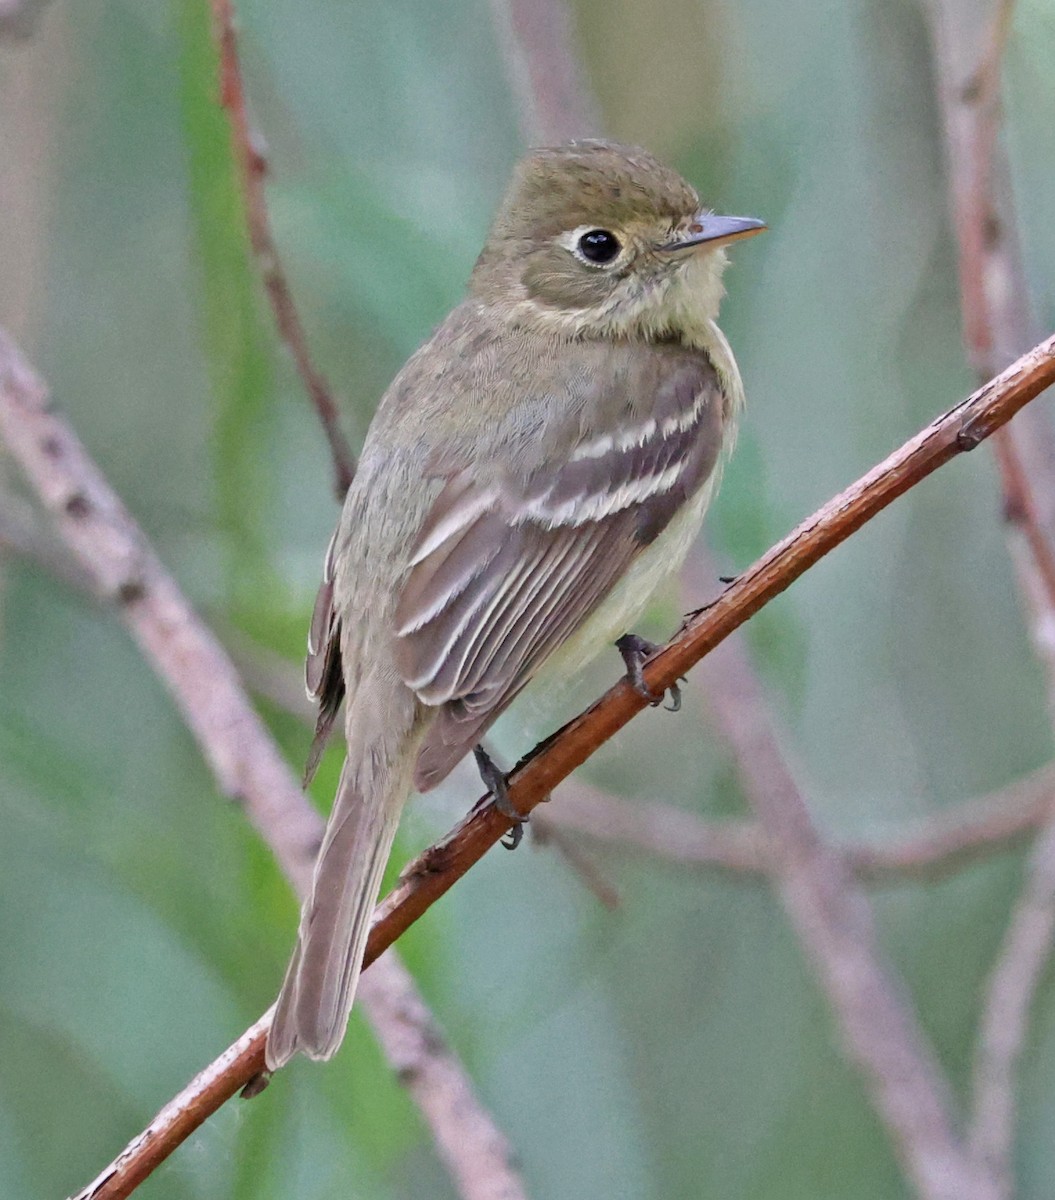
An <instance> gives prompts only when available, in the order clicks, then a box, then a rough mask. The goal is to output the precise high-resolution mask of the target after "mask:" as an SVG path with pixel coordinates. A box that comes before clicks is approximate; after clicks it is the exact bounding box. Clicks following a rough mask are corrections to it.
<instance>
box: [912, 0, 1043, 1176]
mask: <svg viewBox="0 0 1055 1200" xmlns="http://www.w3.org/2000/svg"><path fill="white" fill-rule="evenodd" d="M1013 11H1014V5H1013V3H1012V0H997V3H996V7H995V10H994V13H993V15H992V16H990V18H989V20H990V29H989V33H988V35H986V34H985V31H984V25H983V21H982V20H981V19H980V10H979V9H978V8H977V7H972V6H969V5H968V6H965V5H964V4H963V3H962V2H956V3H953V2H952V0H932V8H931V19H932V37H933V42H934V54H935V59H936V64H937V75H938V79H939V84H940V90H939V95H940V101H941V107H942V115H943V119H944V126H945V136H946V145H947V151H948V159H949V188H950V193H951V198H952V207H953V213H954V218H955V226H956V236H957V243H958V246H959V262H960V294H961V305H962V308H963V313H964V326H965V335H966V339H967V345H968V351H969V354H970V357H971V361H972V365H973V366H974V368H975V371H976V372H977V373H978V374H979V375H985V374H987V373H989V372H990V371H991V370H992V368H993V367H994V366H995V365H999V364H1000V363H1001V362H1004V361H1007V359H1008V358H1009V357H1011V355H1012V354H1013V353H1014V352H1015V350H1016V348H1017V347H1020V346H1021V345H1022V344H1028V341H1029V339H1030V338H1031V336H1032V329H1033V321H1032V317H1031V314H1030V312H1029V309H1028V296H1029V291H1028V288H1027V286H1026V281H1025V276H1024V272H1023V270H1022V264H1021V259H1020V256H1019V252H1018V246H1017V243H1016V237H1015V214H1014V209H1013V203H1012V198H1011V187H1010V179H1009V174H1008V171H1007V165H1006V162H1005V161H1004V159H1003V157H1002V155H1001V154H1000V153H999V150H998V132H999V126H1000V117H1001V112H1000V79H1001V65H1002V60H1003V53H1004V49H1005V46H1006V44H1007V39H1008V36H1009V34H1010V29H1011V18H1012V15H1013ZM980 31H981V32H980ZM979 58H980V59H981V65H980V66H979V67H978V68H977V69H976V70H974V71H973V72H972V71H971V70H970V66H971V64H972V61H974V62H977V61H978V59H979ZM1021 433H1022V434H1023V435H1024V440H1021V439H1020V438H1018V437H1016V436H1015V435H1014V433H1013V431H1011V430H1003V431H1001V434H1000V435H999V437H998V438H996V439H994V450H995V452H996V456H997V462H998V465H999V468H1000V476H1001V485H1002V488H1003V492H1004V509H1005V513H1006V516H1007V519H1008V521H1009V522H1010V524H1011V527H1012V529H1014V530H1016V531H1017V533H1018V535H1019V536H1018V539H1017V540H1012V542H1011V553H1012V560H1013V562H1014V564H1015V569H1016V575H1017V577H1018V582H1019V589H1020V591H1021V593H1022V597H1023V599H1024V601H1025V607H1026V610H1027V613H1028V614H1029V618H1030V631H1031V634H1032V637H1033V644H1034V647H1035V649H1036V652H1037V656H1038V658H1039V659H1040V661H1041V663H1042V664H1043V665H1044V667H1045V669H1046V671H1047V675H1048V692H1049V704H1051V706H1052V710H1053V715H1055V641H1053V638H1052V629H1053V628H1055V547H1053V545H1052V542H1051V539H1050V537H1049V536H1048V533H1047V532H1046V531H1045V529H1044V526H1043V522H1042V518H1041V515H1040V500H1039V498H1038V491H1039V492H1040V494H1042V495H1043V496H1045V497H1046V499H1047V502H1048V505H1049V507H1050V504H1051V501H1052V497H1053V496H1055V461H1053V455H1052V445H1051V437H1050V429H1048V428H1047V427H1046V426H1041V425H1040V424H1039V422H1038V421H1037V420H1036V419H1034V420H1033V421H1032V422H1031V423H1030V425H1029V427H1028V428H1026V429H1023V430H1022V431H1021ZM1030 443H1032V444H1033V445H1034V447H1037V446H1039V447H1041V448H1042V452H1041V453H1037V452H1036V450H1035V449H1034V452H1033V453H1032V454H1031V455H1030V456H1029V457H1030V461H1029V465H1028V467H1027V465H1026V461H1025V460H1026V456H1027V453H1028V450H1027V447H1028V446H1029V444H1030ZM1049 515H1050V514H1049ZM1053 813H1055V810H1051V811H1049V814H1048V824H1047V826H1046V828H1045V829H1044V830H1043V832H1042V833H1041V835H1040V836H1039V837H1038V839H1037V842H1036V845H1035V846H1034V848H1033V851H1032V853H1031V855H1030V858H1029V861H1028V864H1027V872H1026V881H1025V884H1024V886H1023V891H1022V895H1021V897H1020V898H1019V901H1018V903H1017V904H1016V906H1015V909H1014V912H1013V913H1012V916H1011V922H1010V925H1009V928H1008V931H1007V934H1006V935H1005V938H1004V943H1003V945H1002V946H1001V949H1000V951H999V953H998V955H997V960H996V965H995V966H994V969H993V972H992V976H991V978H990V982H989V988H988V991H987V993H986V998H985V1003H984V1006H983V1012H982V1017H981V1021H980V1027H979V1034H978V1045H977V1050H976V1056H975V1066H974V1106H973V1113H972V1121H971V1145H972V1149H973V1151H974V1153H975V1155H976V1157H977V1159H978V1161H979V1163H980V1164H981V1166H982V1167H983V1168H984V1169H985V1170H987V1171H988V1172H989V1174H990V1176H991V1178H992V1179H993V1181H994V1186H995V1188H996V1190H997V1195H998V1196H999V1197H1002V1198H1009V1197H1011V1196H1012V1195H1013V1193H1014V1187H1015V1185H1014V1170H1013V1148H1014V1128H1015V1116H1016V1107H1017V1105H1016V1096H1015V1077H1016V1072H1017V1067H1018V1062H1019V1059H1020V1058H1021V1055H1022V1049H1023V1046H1024V1044H1025V1038H1026V1034H1027V1031H1028V1027H1029V1012H1030V1008H1031V1007H1032V1003H1033V997H1034V995H1035V991H1036V987H1037V984H1038V982H1039V980H1040V978H1041V975H1042V972H1043V968H1044V965H1045V964H1046V963H1047V961H1048V958H1049V957H1050V954H1051V937H1052V933H1053V932H1055V815H1053Z"/></svg>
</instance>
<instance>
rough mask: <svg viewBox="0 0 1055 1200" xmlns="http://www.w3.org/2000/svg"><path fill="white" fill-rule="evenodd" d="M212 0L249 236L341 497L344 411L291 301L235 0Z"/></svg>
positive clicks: (350, 460) (351, 458) (349, 467)
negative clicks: (248, 94)
mask: <svg viewBox="0 0 1055 1200" xmlns="http://www.w3.org/2000/svg"><path fill="white" fill-rule="evenodd" d="M210 3H211V5H212V14H213V29H214V33H215V37H216V44H217V48H218V50H219V55H220V101H221V103H222V104H223V106H224V108H225V109H226V111H227V115H228V118H229V120H230V123H231V144H232V149H233V152H234V158H235V161H236V162H237V164H238V171H239V177H240V179H241V183H242V194H243V197H244V200H245V218H246V225H247V227H248V230H249V241H250V244H251V246H252V248H253V253H254V254H255V256H256V259H257V262H258V264H259V266H260V273H261V275H262V277H263V280H264V287H265V289H266V291H267V295H268V299H269V301H270V302H271V309H272V311H273V312H274V314H275V324H276V325H277V327H278V332H279V336H280V337H281V338H282V340H283V341H284V342H285V344H286V346H287V347H288V348H289V351H290V353H291V354H292V356H293V361H294V363H295V364H296V367H297V371H298V373H299V374H300V377H301V379H302V381H303V383H304V386H305V388H307V391H308V395H309V397H310V398H311V402H312V404H313V405H314V407H315V411H316V412H317V413H318V415H319V420H320V421H321V422H322V428H323V431H324V432H325V434H326V440H327V441H328V442H329V445H330V457H331V459H332V460H333V486H334V491H335V492H336V494H337V498H338V499H339V500H343V499H344V494H345V492H346V491H347V490H348V485H349V484H350V483H351V482H352V477H353V476H354V475H355V455H354V454H352V451H351V447H350V446H349V445H348V441H347V439H346V438H345V436H344V434H343V432H342V431H341V423H340V410H339V409H338V406H337V402H336V400H335V399H334V397H333V393H332V392H331V391H330V387H329V385H328V384H327V382H326V380H325V379H324V378H323V376H322V374H321V372H320V371H319V370H318V369H317V368H316V367H315V364H314V363H313V362H312V358H311V354H310V352H309V350H308V339H307V335H306V334H305V332H304V326H303V325H302V324H301V320H300V316H299V314H298V313H297V309H296V306H295V305H294V303H293V293H292V291H291V290H290V286H289V281H288V280H287V279H286V274H285V271H284V270H283V269H282V263H281V260H280V259H279V256H278V249H277V248H276V246H275V239H274V235H273V234H272V232H271V219H270V217H269V216H268V211H267V200H266V197H265V195H264V180H265V177H266V175H267V160H266V158H265V157H264V154H263V152H262V151H261V149H260V146H259V144H258V142H257V139H255V138H254V136H253V131H252V129H251V128H250V124H249V114H248V110H247V108H246V100H245V85H244V84H243V82H242V68H241V65H240V63H239V59H238V40H237V37H236V35H235V29H234V14H233V11H232V7H231V2H230V0H210Z"/></svg>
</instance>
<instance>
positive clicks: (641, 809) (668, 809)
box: [224, 630, 1055, 908]
mask: <svg viewBox="0 0 1055 1200" xmlns="http://www.w3.org/2000/svg"><path fill="white" fill-rule="evenodd" d="M224 641H225V644H226V645H227V648H228V652H229V653H230V654H231V655H232V657H233V658H234V661H235V664H236V665H237V666H238V669H239V673H240V675H241V676H242V678H243V679H245V680H246V681H247V682H248V684H249V686H250V688H251V689H252V690H254V691H256V692H257V693H258V694H259V695H261V696H263V697H265V698H266V699H268V700H270V701H271V702H272V703H274V704H276V705H277V706H278V707H279V708H281V709H282V710H283V711H284V712H287V713H289V715H290V716H292V717H295V718H296V719H298V720H301V721H304V722H305V723H308V724H311V723H313V722H314V719H315V718H314V710H312V708H311V706H310V705H309V704H308V703H307V702H306V700H305V698H304V688H303V683H302V672H301V670H300V668H299V667H298V666H296V665H295V664H293V663H291V662H290V661H289V660H288V659H285V658H283V657H282V656H281V655H277V654H274V653H272V652H271V651H268V650H266V649H265V648H264V647H262V646H259V645H258V644H257V643H255V642H253V641H252V640H251V639H249V638H246V637H245V636H244V635H242V634H240V633H239V632H238V631H237V630H232V631H230V639H229V638H228V634H227V633H225V634H224ZM704 661H705V662H706V660H704ZM706 690H707V689H704V691H705V693H706ZM1053 807H1055V765H1052V766H1047V767H1042V768H1040V769H1039V770H1038V771H1034V772H1033V773H1032V774H1031V775H1026V776H1023V778H1021V779H1019V780H1016V781H1015V782H1014V783H1011V784H1009V785H1008V786H1006V787H1003V788H1000V789H999V790H997V791H995V792H991V793H989V794H988V795H984V796H977V797H974V798H972V799H969V800H964V801H961V802H960V803H958V804H954V805H950V806H949V807H947V808H943V809H941V810H940V811H938V812H935V813H933V814H931V815H930V816H927V817H925V818H922V819H920V820H918V821H914V822H912V823H911V824H910V825H909V826H908V828H905V829H899V830H898V831H897V832H896V835H895V836H893V837H892V838H890V839H889V840H888V841H885V842H881V841H877V842H864V841H854V842H846V843H843V844H840V845H837V846H836V847H835V848H836V850H837V851H838V853H839V855H840V856H841V857H842V858H843V859H844V860H845V861H846V863H847V864H848V865H849V867H850V870H851V871H852V872H853V873H854V875H856V876H857V877H858V878H859V879H861V880H863V881H864V882H866V883H879V884H883V883H897V882H899V881H900V880H904V879H939V878H944V877H945V876H948V875H950V874H952V873H953V872H954V871H957V870H959V869H960V868H962V867H964V866H967V865H968V864H970V863H972V862H975V861H977V860H978V859H980V858H984V857H986V856H988V855H992V854H995V853H999V852H1001V851H1003V850H1006V849H1008V848H1009V847H1011V846H1013V845H1015V844H1016V843H1018V842H1021V841H1023V840H1024V839H1025V838H1026V837H1027V836H1028V835H1029V834H1031V833H1035V832H1036V830H1037V829H1039V828H1040V827H1041V826H1042V825H1043V824H1044V823H1045V822H1046V821H1047V819H1048V817H1049V815H1050V813H1051V810H1052V808H1053ZM531 830H532V832H533V833H534V834H540V835H541V840H542V841H543V842H554V843H555V847H556V849H557V850H558V851H559V852H560V853H561V854H563V855H564V856H565V857H566V858H568V859H569V861H570V865H571V866H572V867H573V868H574V869H575V870H576V871H577V872H578V873H579V874H580V875H581V876H582V878H583V882H584V884H585V885H586V886H587V887H589V888H590V890H591V891H593V892H594V893H595V895H596V896H597V898H598V900H599V901H600V902H601V903H602V904H604V905H605V906H606V907H609V908H614V907H616V905H617V903H618V897H617V895H616V893H615V890H614V888H613V887H612V886H611V884H609V883H608V882H607V881H606V880H605V879H603V878H602V877H600V876H599V875H598V873H597V868H596V866H595V865H594V864H593V863H592V862H586V861H584V860H583V859H582V858H581V857H580V856H577V855H576V853H575V847H574V845H573V844H572V843H571V842H570V840H569V836H568V835H570V834H578V835H584V836H585V837H586V838H587V839H589V840H590V841H593V842H597V843H601V844H612V843H615V844H619V845H623V846H626V847H628V848H630V849H632V850H638V851H641V852H643V853H645V854H649V855H651V856H653V857H655V858H662V859H666V860H667V861H669V862H672V863H675V864H677V865H679V866H685V867H692V868H697V869H715V868H716V869H718V870H725V871H729V872H731V873H733V874H745V873H746V874H761V875H766V874H769V873H770V872H771V870H772V862H771V857H772V855H773V853H774V852H779V850H777V851H775V850H774V847H773V846H772V843H771V840H770V839H769V838H767V837H766V835H765V832H764V830H762V829H761V828H760V827H759V825H758V824H757V823H756V822H754V821H749V820H732V819H721V820H708V819H707V818H705V817H700V816H698V815H697V814H696V813H692V812H686V811H685V810H684V809H680V808H674V807H673V806H672V805H669V804H666V803H664V802H663V801H661V800H638V799H635V800H623V799H621V798H620V797H618V796H615V795H613V794H612V793H611V792H607V791H602V790H601V789H600V788H597V787H593V786H591V785H590V784H588V783H585V782H583V781H582V780H575V781H574V782H572V783H568V784H565V785H564V786H563V787H562V788H561V790H560V803H559V804H554V805H550V806H548V807H547V808H546V810H545V812H537V813H536V815H535V816H534V817H533V818H532V822H531ZM558 837H560V838H561V840H559V841H558V840H557V838H558Z"/></svg>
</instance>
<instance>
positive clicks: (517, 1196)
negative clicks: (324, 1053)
mask: <svg viewBox="0 0 1055 1200" xmlns="http://www.w3.org/2000/svg"><path fill="white" fill-rule="evenodd" d="M378 967H384V968H385V969H384V970H383V971H378V969H377V968H378ZM359 1003H361V1004H362V1005H363V1006H364V1008H365V1009H366V1013H367V1016H368V1017H369V1018H370V1019H371V1022H372V1023H373V1025H374V1029H375V1031H376V1033H377V1036H378V1040H379V1041H380V1043H381V1047H382V1049H383V1050H384V1052H385V1057H386V1058H387V1059H388V1061H389V1063H391V1065H392V1066H393V1067H394V1068H395V1069H396V1071H397V1073H398V1075H399V1079H400V1082H401V1083H402V1084H403V1085H404V1086H405V1087H406V1088H407V1090H408V1091H409V1092H410V1094H411V1096H412V1097H413V1098H414V1100H415V1102H416V1103H417V1105H418V1108H420V1109H421V1111H422V1113H423V1114H424V1116H425V1119H426V1120H427V1121H428V1123H429V1125H430V1126H431V1128H432V1131H433V1137H434V1139H435V1142H436V1148H437V1150H438V1151H439V1154H440V1157H441V1158H442V1160H443V1162H444V1163H445V1164H446V1166H447V1170H448V1171H449V1172H450V1174H451V1177H452V1178H453V1180H454V1183H455V1187H456V1188H457V1190H458V1194H459V1195H460V1196H465V1197H467V1198H475V1200H525V1197H526V1195H527V1193H526V1191H525V1188H524V1184H523V1182H522V1181H521V1179H520V1178H519V1176H518V1175H517V1173H516V1172H515V1170H514V1168H513V1165H512V1164H513V1156H512V1152H511V1150H510V1146H509V1143H508V1142H507V1141H506V1138H505V1136H504V1135H503V1134H502V1132H501V1131H500V1130H499V1129H498V1127H497V1126H496V1125H495V1123H494V1122H493V1121H492V1120H491V1117H490V1115H489V1114H488V1113H487V1111H486V1109H484V1108H483V1107H482V1106H481V1104H480V1102H479V1100H478V1098H477V1097H476V1095H475V1093H474V1091H473V1088H472V1084H471V1083H470V1081H469V1077H468V1075H466V1073H465V1068H464V1067H463V1066H462V1065H461V1063H459V1062H458V1060H457V1059H456V1058H455V1057H454V1055H453V1054H452V1053H451V1052H450V1050H449V1049H448V1047H447V1045H446V1043H445V1042H444V1040H443V1038H442V1035H441V1034H440V1032H439V1029H438V1028H437V1026H436V1023H435V1021H434V1020H433V1019H432V1015H431V1013H430V1012H429V1010H428V1009H427V1008H426V1007H425V1004H424V1002H423V1001H422V999H421V997H420V995H419V994H418V991H417V988H416V986H415V984H414V980H413V977H412V976H411V974H410V972H409V971H408V970H407V969H406V967H405V966H404V965H403V962H402V960H401V959H400V958H399V957H397V956H395V955H393V954H392V953H391V952H390V953H388V954H386V955H385V956H384V958H382V959H381V961H380V962H377V963H375V964H374V966H373V968H372V969H371V970H370V971H369V972H367V974H365V975H364V976H363V978H362V980H361V981H360V983H359Z"/></svg>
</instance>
